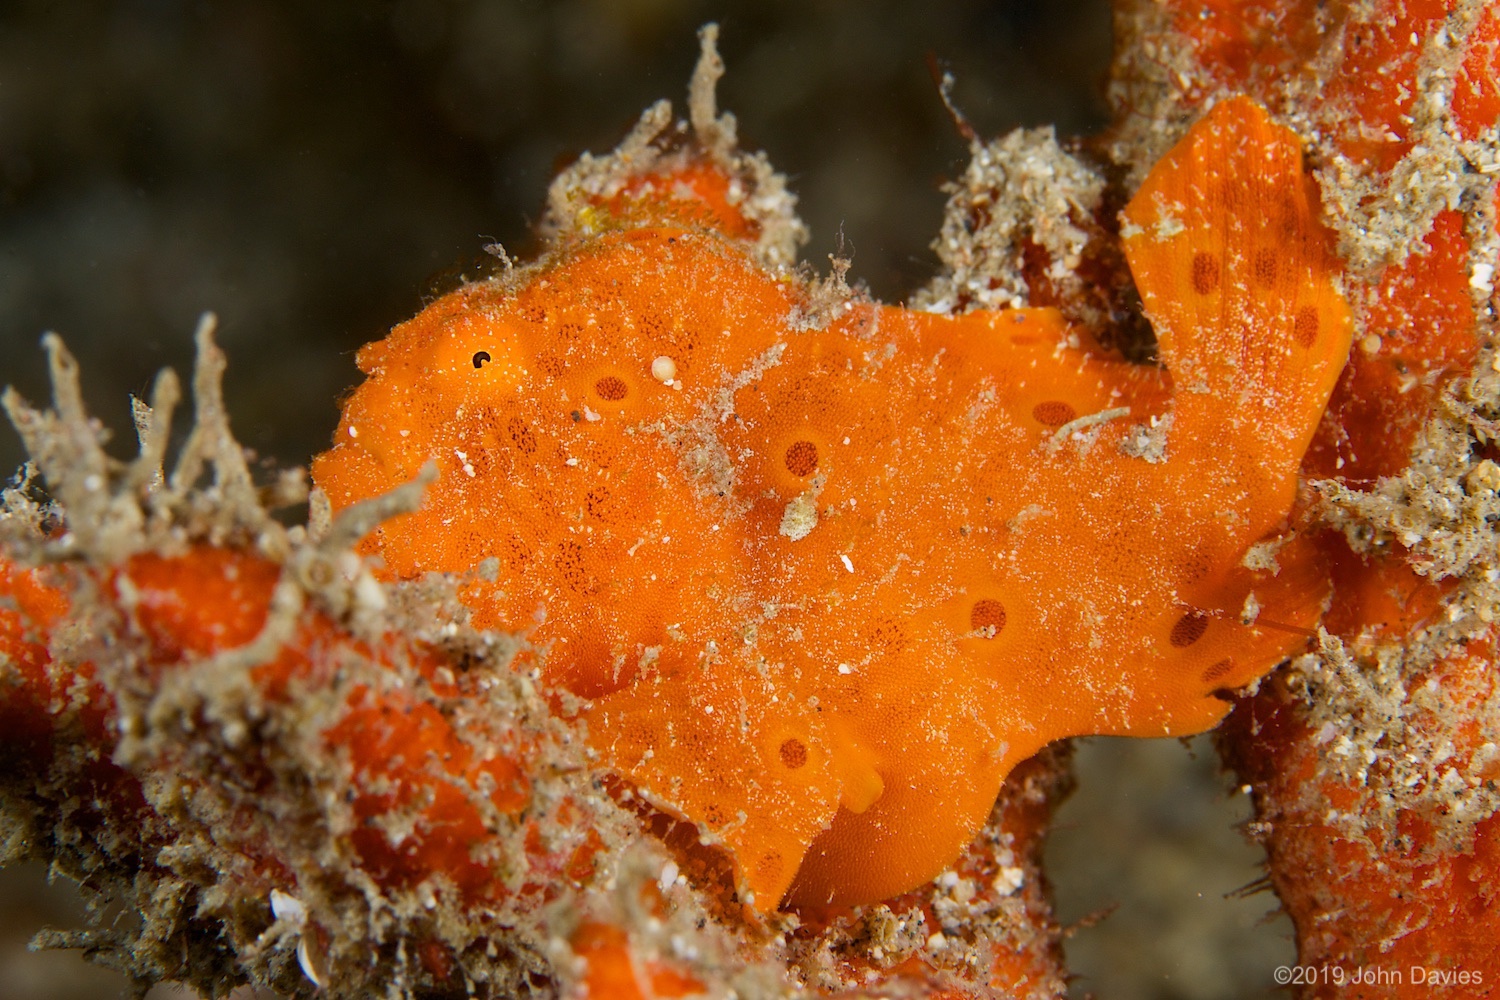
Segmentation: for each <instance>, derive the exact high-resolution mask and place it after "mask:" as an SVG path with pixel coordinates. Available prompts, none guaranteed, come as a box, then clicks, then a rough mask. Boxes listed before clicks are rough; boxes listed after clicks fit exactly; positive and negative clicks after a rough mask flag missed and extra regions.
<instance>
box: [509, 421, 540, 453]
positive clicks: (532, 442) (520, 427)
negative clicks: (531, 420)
mask: <svg viewBox="0 0 1500 1000" xmlns="http://www.w3.org/2000/svg"><path fill="white" fill-rule="evenodd" d="M505 430H506V433H508V434H509V435H510V441H511V444H513V445H515V446H516V450H517V451H519V452H520V453H521V454H523V455H533V454H535V453H536V435H534V434H532V433H531V428H530V427H527V426H526V421H524V420H522V419H521V418H520V417H511V418H510V419H509V420H508V421H506V423H505Z"/></svg>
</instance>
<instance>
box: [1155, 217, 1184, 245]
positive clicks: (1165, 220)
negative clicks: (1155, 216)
mask: <svg viewBox="0 0 1500 1000" xmlns="http://www.w3.org/2000/svg"><path fill="white" fill-rule="evenodd" d="M1186 228H1187V227H1186V226H1184V225H1183V224H1182V223H1181V222H1179V221H1178V220H1177V219H1175V218H1173V217H1172V216H1170V215H1163V216H1162V217H1161V219H1160V220H1158V221H1157V223H1156V238H1157V239H1159V240H1169V239H1171V238H1172V237H1174V236H1176V235H1177V234H1178V233H1180V232H1183V231H1184V230H1185V229H1186Z"/></svg>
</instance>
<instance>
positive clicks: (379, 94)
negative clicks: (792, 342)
mask: <svg viewBox="0 0 1500 1000" xmlns="http://www.w3.org/2000/svg"><path fill="white" fill-rule="evenodd" d="M708 20H718V21H719V22H720V24H721V26H722V29H723V30H722V36H721V43H720V44H721V50H722V52H723V54H724V57H725V60H726V62H727V63H728V69H729V72H728V76H727V77H725V79H724V81H723V82H722V83H721V85H720V91H719V93H720V103H721V106H723V107H725V108H728V109H730V110H732V111H734V112H735V114H736V115H737V116H738V117H739V120H740V132H741V136H742V138H743V140H744V142H745V144H746V145H747V146H748V147H749V148H763V149H765V150H766V151H767V152H768V153H769V155H770V157H771V160H772V162H773V163H774V164H775V165H776V166H777V167H778V168H779V169H781V170H782V171H784V172H786V173H787V174H788V175H789V177H790V179H791V184H792V187H793V189H794V190H795V191H796V192H797V193H798V194H799V195H800V196H801V198H802V203H801V210H802V214H803V217H804V218H805V219H806V220H807V221H808V222H809V224H810V225H811V228H812V242H811V243H810V244H809V245H808V247H807V248H806V251H805V257H806V259H808V260H810V261H812V262H814V263H815V264H817V265H818V266H819V267H826V260H827V254H828V253H829V252H830V251H832V250H833V249H834V248H835V246H836V240H837V234H838V232H839V229H840V227H842V229H843V233H844V235H845V237H846V238H847V239H848V241H849V244H850V245H852V247H853V249H854V267H853V276H854V277H856V278H858V279H860V280H863V281H865V282H867V283H868V284H869V285H870V286H871V288H872V289H873V290H874V291H875V292H876V293H877V294H878V295H879V296H880V297H882V298H884V299H886V300H889V301H899V300H900V299H902V298H903V297H904V296H905V295H907V294H908V293H909V292H910V291H912V290H913V289H915V288H916V287H918V286H920V285H921V284H923V283H924V282H925V281H926V280H927V279H928V278H930V277H931V276H932V274H933V273H934V271H935V269H936V267H937V260H936V257H935V256H934V255H933V254H932V252H931V250H930V249H929V248H928V243H929V242H930V241H931V240H932V238H933V237H934V236H935V235H936V234H937V230H938V225H939V221H940V219H941V216H942V209H943V203H944V200H945V199H944V196H943V194H942V193H941V192H940V190H939V186H940V185H941V183H942V182H943V181H944V180H945V179H947V178H952V177H955V176H957V175H958V174H959V173H960V172H961V171H962V169H963V167H964V165H965V163H966V162H967V148H966V144H965V142H964V141H963V140H962V139H961V138H960V137H959V135H958V134H957V131H956V129H955V128H954V126H953V123H952V122H951V120H950V119H949V117H948V114H947V112H946V111H945V110H944V108H943V106H942V103H941V101H940V100H939V98H938V94H937V88H936V86H935V84H934V82H933V80H932V77H931V74H930V70H929V65H928V59H929V57H935V58H936V59H937V60H938V61H939V62H940V63H941V65H942V66H944V67H946V68H947V69H949V70H951V71H952V72H953V73H954V74H955V76H956V77H957V81H958V82H957V88H956V91H955V97H956V100H957V102H958V104H959V106H960V107H961V108H962V110H963V111H964V113H965V114H966V115H967V116H968V117H969V118H970V119H971V120H972V122H973V123H974V125H975V127H976V128H977V129H978V131H979V132H980V134H981V135H982V136H985V137H990V136H995V135H998V134H1001V133H1004V132H1006V131H1008V130H1010V129H1012V128H1015V127H1017V126H1035V125H1044V124H1056V126H1057V128H1058V131H1059V134H1060V135H1062V136H1064V137H1067V136H1075V135H1082V134H1087V133H1089V132H1091V131H1096V130H1098V129H1099V128H1101V127H1102V126H1103V124H1104V122H1105V119H1106V109H1105V107H1104V104H1103V101H1102V100H1101V98H1100V93H1101V83H1102V80H1103V76H1104V74H1105V72H1106V70H1107V67H1108V60H1109V55H1110V14H1109V9H1108V6H1107V3H1105V2H1104V0H1028V2H991V3H980V2H963V0H949V2H930V3H917V2H913V0H868V2H858V3H856V2H838V0H797V2H795V3H794V2H753V3H752V2H747V0H746V2H719V3H708V2H689V0H619V2H605V0H558V2H551V3H544V2H536V0H530V2H527V0H482V2H481V0H446V2H444V0H437V2H416V0H401V2H395V3H392V2H370V0H361V2H352V0H309V2H299V3H270V2H250V0H237V2H221V3H189V2H174V0H128V2H119V3H102V2H87V0H70V2H43V0H0V383H12V384H14V385H16V386H17V387H18V388H20V389H21V390H22V391H23V392H24V393H25V394H26V395H27V396H29V397H30V398H31V399H32V400H33V401H34V402H41V401H42V400H43V399H44V398H45V396H46V393H47V386H46V381H45V365H44V362H43V358H42V355H41V353H40V351H39V350H38V349H37V341H38V338H39V336H40V335H41V333H42V332H43V331H44V330H48V329H54V330H57V331H59V332H61V333H62V334H63V335H64V336H65V337H66V338H67V341H68V343H69V344H70V345H71V346H72V347H73V349H74V351H75V352H76V353H77V354H78V355H79V358H80V360H81V362H82V365H83V378H84V386H85V392H86V394H87V397H88V399H89V400H90V402H91V405H92V406H93V407H94V409H95V411H96V412H98V413H99V414H100V415H101V416H102V417H103V418H104V419H105V421H106V422H107V423H108V424H109V425H111V426H113V427H115V428H116V429H117V431H118V432H119V433H120V436H122V437H124V438H126V440H124V441H121V442H119V444H118V446H117V449H116V450H117V453H118V454H121V455H122V456H123V455H127V454H129V453H130V441H129V440H128V438H129V435H128V433H126V429H127V428H128V427H129V423H128V413H129V410H128V407H127V402H126V395H127V393H132V392H134V393H138V394H139V393H144V392H145V391H146V390H147V388H148V387H149V385H150V380H151V378H152V376H153V375H154V373H155V372H156V370H157V369H158V368H160V367H161V366H163V365H172V366H174V367H176V368H177V369H178V371H179V373H182V374H186V373H187V371H188V370H189V366H190V364H191V353H192V352H191V335H192V330H193V326H194V323H195V321H196V318H197V316H198V314H199V313H200V312H202V311H203V310H206V309H213V310H215V311H217V312H218V313H219V315H220V318H221V327H220V340H221V342H222V343H223V344H224V346H225V348H226V349H227V351H228V353H229V357H230V367H229V373H228V377H227V384H226V390H227V394H228V397H229V405H230V410H231V413H232V415H233V419H234V423H235V428H236V430H237V432H238V434H239V436H240V437H241V439H242V440H243V441H244V442H245V443H247V444H249V445H250V446H251V447H253V448H255V449H256V450H258V451H259V452H260V453H261V454H262V455H264V456H267V457H268V458H270V459H274V460H275V461H277V462H280V463H282V464H301V463H304V462H306V461H307V459H308V457H309V456H310V455H311V454H313V453H314V452H316V451H318V450H320V449H321V448H323V447H324V446H325V445H326V443H327V442H328V440H329V437H330V434H331V432H332V430H333V427H334V424H335V422H336V419H337V400H338V398H339V396H340V394H341V393H342V392H344V391H345V390H347V389H348V388H349V387H351V386H352V385H353V384H354V383H355V381H356V380H357V378H358V373H357V371H356V370H355V367H354V363H353V352H354V350H355V349H356V348H357V347H359V346H360V345H361V344H363V343H365V342H367V341H370V340H374V339H377V338H379V337H381V336H383V335H384V334H385V332H386V330H387V329H389V328H390V326H391V325H392V324H394V323H396V322H398V321H400V320H402V319H404V318H406V317H408V316H410V315H412V314H413V313H415V312H416V311H417V310H418V309H420V308H421V306H422V304H423V303H424V301H426V300H427V299H429V298H430V297H431V296H433V295H434V294H436V293H438V292H440V291H443V290H445V289H446V288H448V287H451V286H452V285H453V284H454V283H455V282H457V281H458V280H460V278H461V276H463V275H465V274H467V275H470V276H477V275H479V274H481V273H483V271H482V268H483V267H484V266H485V264H484V255H483V254H482V252H481V249H480V248H481V247H482V245H483V244H484V243H485V242H488V241H489V240H492V239H498V240H500V241H502V242H503V243H504V244H505V245H506V247H507V248H509V249H510V250H511V251H512V252H513V253H514V252H520V253H522V254H525V253H526V252H527V251H528V250H529V249H530V248H531V247H532V246H533V241H532V236H531V226H532V224H533V223H534V222H535V220H537V218H538V217H539V215H540V211H541V207H542V204H543V199H544V196H545V191H546V186H547V183H548V181H549V180H550V178H551V177H552V175H553V174H554V173H555V172H556V170H557V169H558V168H559V167H560V166H562V165H564V164H566V163H567V162H569V161H570V160H571V159H572V158H573V157H575V156H577V155H578V154H579V153H580V152H582V151H584V150H594V151H600V152H602V151H605V150H608V149H609V148H611V147H612V146H613V145H614V144H615V142H616V141H617V140H618V139H619V138H620V137H621V136H622V135H623V134H624V132H625V131H626V129H627V128H628V127H629V126H630V124H631V123H633V122H634V120H635V118H636V116H637V115H638V114H639V113H640V111H641V110H642V109H643V108H644V107H645V106H646V105H647V104H648V103H650V102H651V101H653V100H655V99H657V98H659V97H668V98H670V99H672V101H673V102H674V104H676V105H677V107H678V109H679V112H681V111H682V110H684V107H683V105H684V97H685V93H686V87H687V79H688V74H689V73H690V71H691V69H692V66H693V63H694V61H695V59H696V57H697V52H698V46H697V41H696V38H695V32H696V29H697V27H698V25H699V24H701V23H703V22H704V21H708ZM20 458H21V452H20V447H19V443H18V442H17V441H16V439H15V438H14V436H13V435H12V434H10V433H9V432H8V430H6V429H3V428H0V470H9V469H11V468H13V467H15V465H16V464H17V463H18V462H19V461H20ZM1197 746H1198V754H1197V756H1196V757H1193V758H1190V757H1189V756H1188V755H1187V753H1186V752H1185V751H1184V750H1183V749H1182V748H1181V747H1179V746H1177V745H1176V744H1174V743H1171V742H1165V741H1157V742H1150V743H1143V742H1139V741H1096V742H1094V743H1092V744H1090V745H1089V747H1088V748H1086V749H1085V751H1084V752H1083V754H1082V755H1081V758H1080V792H1079V794H1078V795H1077V796H1076V797H1075V798H1074V799H1073V800H1072V801H1070V802H1069V803H1068V804H1067V806H1066V807H1065V808H1064V810H1063V812H1062V813H1061V815H1060V817H1059V828H1058V832H1057V833H1056V835H1055V836H1054V838H1053V843H1052V845H1051V846H1050V847H1049V852H1048V864H1049V869H1050V871H1051V872H1052V875H1053V877H1054V880H1056V881H1057V882H1058V883H1059V906H1060V910H1061V913H1062V915H1063V917H1064V919H1067V920H1078V919H1080V918H1082V917H1085V916H1087V915H1088V914H1090V913H1091V912H1095V911H1097V910H1099V909H1100V908H1102V907H1105V906H1108V905H1110V904H1111V903H1114V902H1121V903H1122V907H1121V910H1120V911H1119V913H1117V914H1116V915H1115V916H1112V917H1110V918H1109V919H1107V920H1105V921H1104V922H1103V923H1102V924H1101V925H1100V926H1099V927H1097V928H1094V929H1091V930H1084V931H1081V932H1080V933H1079V935H1078V936H1077V937H1075V938H1073V939H1072V940H1071V941H1070V943H1069V953H1070V957H1072V959H1073V961H1074V967H1075V969H1077V970H1078V971H1079V972H1080V973H1082V975H1083V978H1082V979H1081V980H1080V981H1079V982H1078V983H1077V984H1076V986H1075V994H1077V995H1079V996H1082V995H1083V994H1084V993H1085V992H1087V991H1095V992H1097V994H1098V996H1099V997H1101V998H1104V1000H1109V998H1115V1000H1123V998H1131V997H1142V998H1146V997H1151V998H1173V1000H1177V998H1194V1000H1198V998H1203V1000H1208V998H1214V1000H1228V998H1244V997H1261V996H1266V995H1268V991H1269V988H1270V974H1271V969H1272V968H1273V967H1274V965H1275V964H1276V960H1286V961H1289V960H1290V950H1289V946H1288V945H1287V942H1286V935H1287V928H1286V926H1285V925H1284V922H1283V923H1282V924H1280V925H1276V926H1271V927H1267V926H1257V922H1258V921H1260V920H1261V919H1262V918H1261V914H1263V913H1264V912H1265V911H1266V910H1267V909H1270V908H1274V900H1273V899H1271V898H1270V897H1268V896H1265V895H1262V896H1259V897H1256V898H1254V899H1252V900H1250V901H1249V902H1248V903H1245V902H1241V903H1239V904H1230V903H1226V902H1225V901H1224V899H1223V895H1224V893H1225V892H1227V891H1229V890H1230V889H1233V888H1234V887H1236V886H1239V885H1243V884H1245V883H1247V882H1251V881H1252V880H1254V879H1255V878H1256V877H1257V875H1258V874H1259V871H1258V869H1257V868H1256V864H1257V857H1258V855H1257V853H1256V852H1255V851H1254V850H1253V849H1251V848H1249V847H1247V846H1246V845H1245V844H1244V843H1243V841H1242V839H1241V838H1240V837H1239V836H1238V834H1237V833H1235V832H1234V831H1233V830H1232V829H1231V824H1232V823H1233V822H1235V821H1236V820H1237V819H1243V818H1244V811H1243V800H1240V801H1239V802H1228V801H1226V800H1225V799H1224V797H1223V796H1222V794H1221V793H1220V791H1219V786H1218V783H1217V780H1216V778H1215V776H1214V767H1213V765H1212V763H1211V754H1210V753H1209V751H1208V749H1207V744H1206V742H1205V741H1201V740H1200V741H1199V743H1198V744H1197ZM72 900H73V897H71V896H70V895H69V894H68V892H67V891H66V888H65V887H61V886H57V887H52V888H51V889H46V888H44V882H43V877H42V872H41V870H40V869H39V868H38V867H36V866H25V867H22V868H21V869H18V870H14V871H10V872H6V873H5V874H4V875H3V876H0V996H3V997H6V998H14V1000H44V998H45V1000H62V998H73V997H77V998H80V1000H82V998H94V997H107V996H111V995H113V994H114V992H115V991H116V990H117V989H118V988H119V986H120V985H121V981H120V980H119V979H118V978H115V977H112V976H111V975H109V974H106V973H102V972H92V971H90V970H89V969H88V967H86V966H85V965H84V964H83V963H82V962H81V961H80V960H79V959H78V958H77V957H76V956H74V955H71V954H62V953H53V954H50V955H28V954H27V953H26V952H25V950H24V942H25V941H26V939H27V938H28V937H29V936H30V935H31V934H32V933H34V932H35V931H36V930H37V929H38V928H39V927H40V926H42V925H43V924H48V923H52V924H57V923H64V924H66V923H74V922H76V921H77V919H78V916H77V914H76V912H75V910H74V909H73V908H72V907H73V906H74V905H76V904H74V902H73V901H72ZM1273 959H1274V960H1273ZM167 995H168V993H167V991H164V990H163V991H157V992H155V993H153V997H165V996H167Z"/></svg>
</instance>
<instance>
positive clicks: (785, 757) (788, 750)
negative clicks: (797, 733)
mask: <svg viewBox="0 0 1500 1000" xmlns="http://www.w3.org/2000/svg"><path fill="white" fill-rule="evenodd" d="M778 752H779V753H780V754H781V762H782V763H783V764H785V765H786V766H787V767H788V768H790V769H791V770H793V771H795V770H796V769H797V768H799V767H801V766H802V765H803V764H806V763H807V747H806V746H805V745H804V744H803V742H802V741H801V740H797V739H791V740H787V741H785V742H784V743H782V744H781V749H780V750H779V751H778Z"/></svg>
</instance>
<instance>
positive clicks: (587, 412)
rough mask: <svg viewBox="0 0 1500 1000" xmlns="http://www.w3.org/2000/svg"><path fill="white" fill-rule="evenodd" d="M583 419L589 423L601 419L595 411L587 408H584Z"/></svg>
mask: <svg viewBox="0 0 1500 1000" xmlns="http://www.w3.org/2000/svg"><path fill="white" fill-rule="evenodd" d="M583 419H585V420H587V421H588V422H589V423H593V422H594V421H596V420H598V419H599V414H597V413H595V412H594V411H593V410H591V409H589V408H588V407H587V406H585V407H584V408H583Z"/></svg>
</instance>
